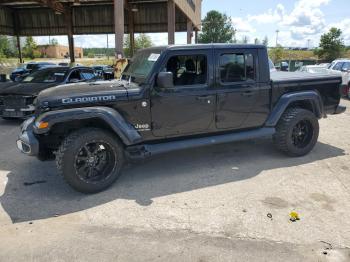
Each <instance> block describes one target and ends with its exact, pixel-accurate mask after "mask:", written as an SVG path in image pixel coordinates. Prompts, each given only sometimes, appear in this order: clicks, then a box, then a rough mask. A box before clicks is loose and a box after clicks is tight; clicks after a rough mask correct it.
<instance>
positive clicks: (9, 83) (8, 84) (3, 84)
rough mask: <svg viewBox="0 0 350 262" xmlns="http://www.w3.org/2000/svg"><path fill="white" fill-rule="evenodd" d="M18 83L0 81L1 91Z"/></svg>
mask: <svg viewBox="0 0 350 262" xmlns="http://www.w3.org/2000/svg"><path fill="white" fill-rule="evenodd" d="M17 84H18V82H13V81H6V82H0V93H1V90H3V89H5V88H8V87H10V86H14V85H17Z"/></svg>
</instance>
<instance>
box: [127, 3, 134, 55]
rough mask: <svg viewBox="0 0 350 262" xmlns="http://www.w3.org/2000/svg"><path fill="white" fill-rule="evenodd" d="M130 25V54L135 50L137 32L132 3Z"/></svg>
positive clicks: (129, 12) (129, 8)
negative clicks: (135, 31) (135, 30)
mask: <svg viewBox="0 0 350 262" xmlns="http://www.w3.org/2000/svg"><path fill="white" fill-rule="evenodd" d="M128 25H129V34H130V36H129V37H130V46H129V49H130V56H133V55H134V51H135V33H134V12H133V11H132V7H131V5H129V7H128Z"/></svg>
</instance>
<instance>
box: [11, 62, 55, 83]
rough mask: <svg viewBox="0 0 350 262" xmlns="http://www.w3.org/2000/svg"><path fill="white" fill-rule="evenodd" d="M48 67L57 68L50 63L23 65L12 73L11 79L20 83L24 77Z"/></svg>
mask: <svg viewBox="0 0 350 262" xmlns="http://www.w3.org/2000/svg"><path fill="white" fill-rule="evenodd" d="M47 66H55V64H54V63H50V62H30V63H26V64H22V65H20V66H19V67H18V68H16V69H15V70H13V71H12V72H11V74H10V79H11V80H12V81H20V80H21V79H22V78H23V77H25V76H27V75H29V74H31V73H34V72H35V71H37V70H39V69H40V68H43V67H47Z"/></svg>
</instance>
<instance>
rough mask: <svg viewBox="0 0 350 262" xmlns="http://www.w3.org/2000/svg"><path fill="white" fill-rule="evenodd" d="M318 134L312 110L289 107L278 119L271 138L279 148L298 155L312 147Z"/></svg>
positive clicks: (305, 152) (302, 154)
mask: <svg viewBox="0 0 350 262" xmlns="http://www.w3.org/2000/svg"><path fill="white" fill-rule="evenodd" d="M318 134H319V124H318V120H317V118H316V116H315V115H314V114H313V113H312V112H310V111H308V110H305V109H302V108H289V109H287V110H286V111H285V112H284V114H283V115H282V117H281V119H280V120H279V122H278V124H277V126H276V133H275V135H274V136H273V140H274V144H275V146H276V147H277V148H278V149H279V150H281V151H282V152H284V153H286V154H287V155H289V156H294V157H298V156H304V155H306V154H307V153H309V152H310V151H311V150H312V149H313V148H314V146H315V144H316V142H317V139H318Z"/></svg>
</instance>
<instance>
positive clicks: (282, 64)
mask: <svg viewBox="0 0 350 262" xmlns="http://www.w3.org/2000/svg"><path fill="white" fill-rule="evenodd" d="M276 69H277V71H289V64H288V63H287V62H279V63H277V64H276Z"/></svg>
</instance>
